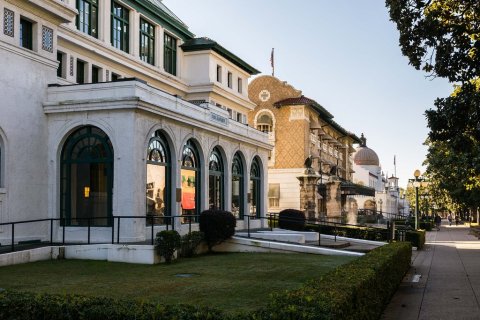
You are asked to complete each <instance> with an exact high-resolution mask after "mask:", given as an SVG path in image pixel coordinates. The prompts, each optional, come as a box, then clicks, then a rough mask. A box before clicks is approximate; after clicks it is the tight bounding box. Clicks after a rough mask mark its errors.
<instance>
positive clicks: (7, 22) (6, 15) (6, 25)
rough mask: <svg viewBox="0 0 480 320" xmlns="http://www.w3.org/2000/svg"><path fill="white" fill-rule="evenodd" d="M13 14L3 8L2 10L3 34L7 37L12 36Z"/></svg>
mask: <svg viewBox="0 0 480 320" xmlns="http://www.w3.org/2000/svg"><path fill="white" fill-rule="evenodd" d="M14 26H15V13H14V12H13V11H12V10H9V9H7V8H4V10H3V33H4V34H5V35H7V36H10V37H13V36H14V30H15V29H14Z"/></svg>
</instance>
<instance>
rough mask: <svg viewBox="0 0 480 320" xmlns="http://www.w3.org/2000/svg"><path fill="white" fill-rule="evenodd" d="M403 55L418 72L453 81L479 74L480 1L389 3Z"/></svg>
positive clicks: (395, 0)
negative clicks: (422, 71) (421, 71)
mask: <svg viewBox="0 0 480 320" xmlns="http://www.w3.org/2000/svg"><path fill="white" fill-rule="evenodd" d="M386 5H387V7H388V8H389V11H390V18H391V20H392V21H393V22H395V23H396V25H397V29H398V31H399V32H400V46H401V48H402V53H403V54H404V55H405V56H406V57H408V59H409V60H410V63H411V64H412V65H413V66H414V67H415V68H416V69H417V70H420V69H421V70H424V71H426V72H429V73H431V74H432V75H434V76H439V77H443V78H447V79H449V80H450V81H451V82H466V81H469V80H471V79H474V78H477V77H478V76H479V72H480V68H479V67H480V52H479V50H480V42H479V40H480V23H479V21H480V1H478V0H386Z"/></svg>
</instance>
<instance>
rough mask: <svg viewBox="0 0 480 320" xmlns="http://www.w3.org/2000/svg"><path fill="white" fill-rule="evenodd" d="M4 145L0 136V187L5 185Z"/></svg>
mask: <svg viewBox="0 0 480 320" xmlns="http://www.w3.org/2000/svg"><path fill="white" fill-rule="evenodd" d="M4 180H5V147H4V145H3V140H2V137H1V136H0V188H4V187H5V181H4Z"/></svg>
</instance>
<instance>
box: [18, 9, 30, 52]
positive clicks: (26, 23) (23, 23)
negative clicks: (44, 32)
mask: <svg viewBox="0 0 480 320" xmlns="http://www.w3.org/2000/svg"><path fill="white" fill-rule="evenodd" d="M25 27H27V28H26V29H25ZM19 36H20V39H19V40H20V47H22V48H25V49H28V50H33V22H32V21H30V20H28V19H26V18H24V17H20V30H19Z"/></svg>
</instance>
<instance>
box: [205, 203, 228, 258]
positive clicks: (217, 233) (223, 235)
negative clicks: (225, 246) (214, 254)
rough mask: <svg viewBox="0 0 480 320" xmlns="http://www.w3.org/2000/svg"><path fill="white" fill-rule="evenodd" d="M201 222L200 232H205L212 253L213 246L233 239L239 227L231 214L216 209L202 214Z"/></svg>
mask: <svg viewBox="0 0 480 320" xmlns="http://www.w3.org/2000/svg"><path fill="white" fill-rule="evenodd" d="M199 222H200V231H201V232H203V235H204V240H205V242H206V243H207V246H208V251H210V252H211V251H212V248H213V246H215V245H217V244H220V243H222V242H223V241H225V240H227V239H229V238H231V237H232V236H233V235H234V234H235V227H236V225H237V219H235V216H234V215H233V214H232V213H231V212H228V211H223V210H215V209H211V210H205V211H203V212H202V213H200V218H199Z"/></svg>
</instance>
